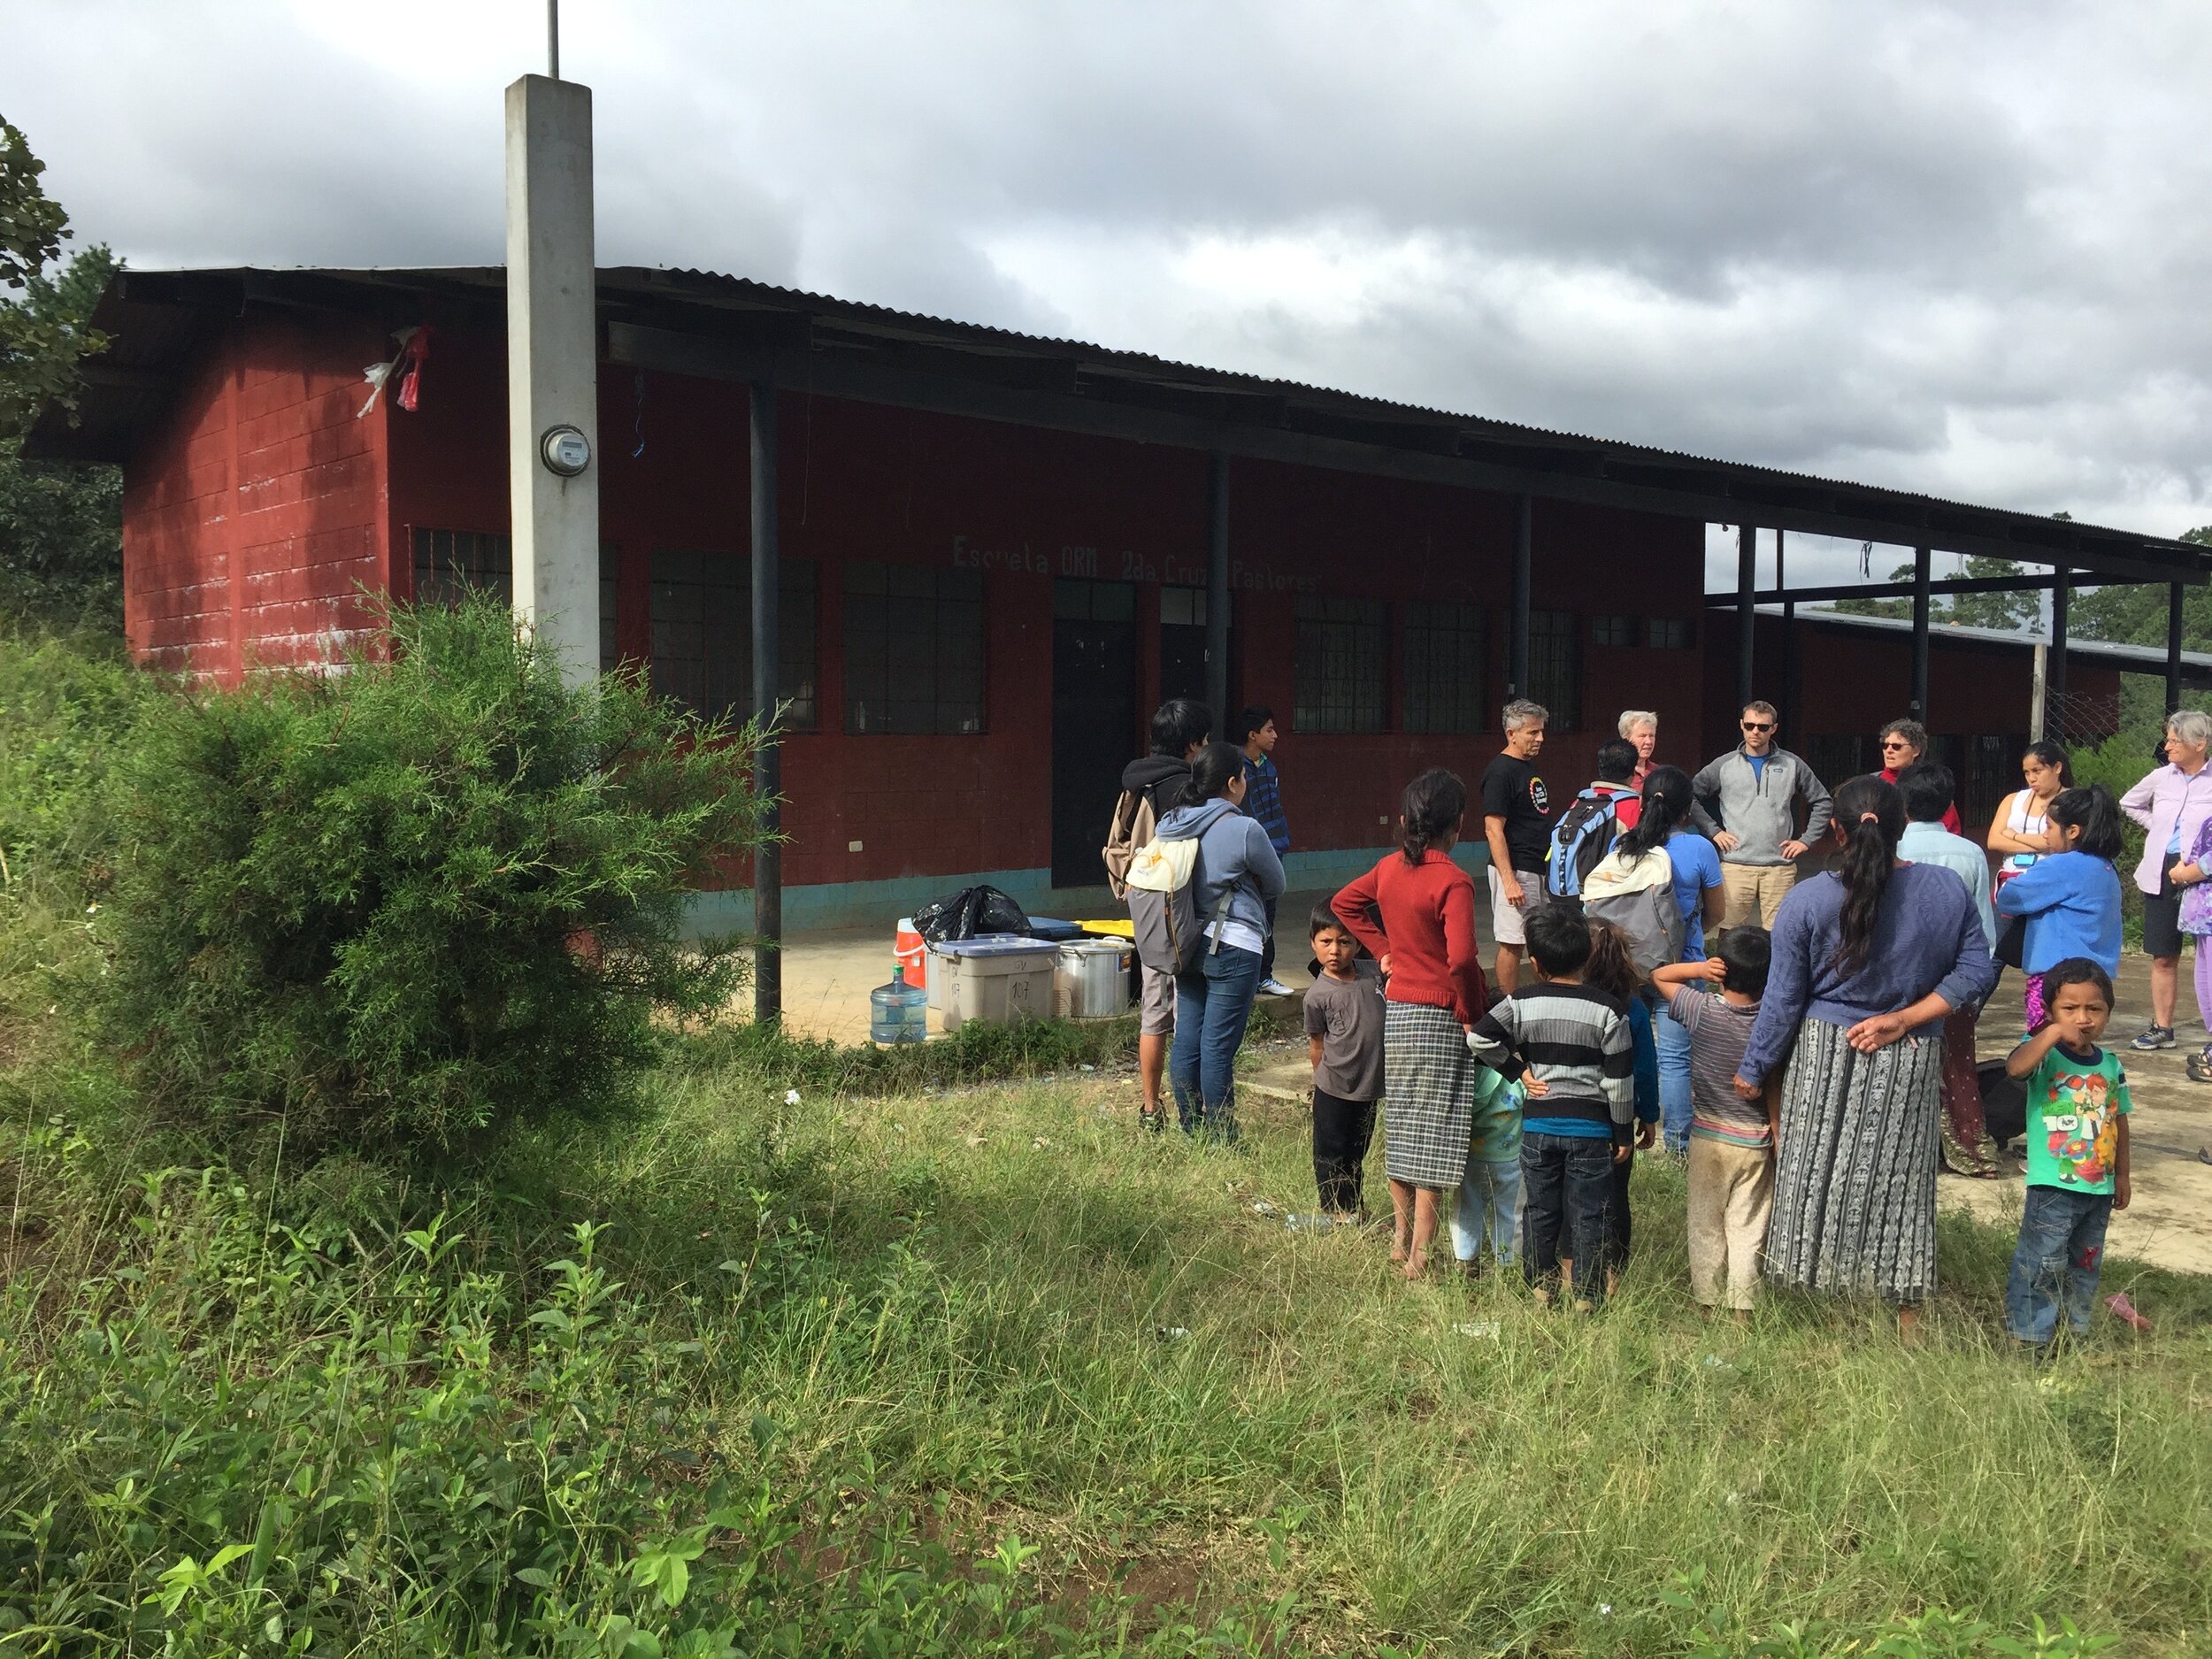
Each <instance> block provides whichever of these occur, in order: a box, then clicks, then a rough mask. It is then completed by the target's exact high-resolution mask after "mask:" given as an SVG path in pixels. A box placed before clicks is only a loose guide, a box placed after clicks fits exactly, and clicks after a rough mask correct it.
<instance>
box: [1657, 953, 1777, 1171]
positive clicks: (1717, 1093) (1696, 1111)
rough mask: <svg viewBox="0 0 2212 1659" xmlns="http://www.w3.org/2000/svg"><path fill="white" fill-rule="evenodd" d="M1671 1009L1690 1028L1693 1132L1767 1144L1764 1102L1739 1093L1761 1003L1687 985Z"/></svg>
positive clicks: (1741, 1142) (1679, 990)
mask: <svg viewBox="0 0 2212 1659" xmlns="http://www.w3.org/2000/svg"><path fill="white" fill-rule="evenodd" d="M1667 1012H1668V1013H1670V1014H1671V1015H1673V1016H1674V1018H1675V1020H1676V1023H1677V1024H1678V1025H1681V1026H1682V1027H1683V1029H1684V1030H1686V1031H1687V1032H1688V1033H1690V1107H1691V1118H1690V1133H1692V1134H1694V1135H1706V1136H1709V1137H1710V1138H1712V1139H1713V1140H1716V1141H1728V1142H1730V1143H1731V1144H1732V1145H1735V1146H1740V1147H1763V1146H1765V1145H1767V1144H1768V1143H1769V1142H1770V1141H1771V1140H1772V1139H1773V1136H1772V1135H1771V1134H1770V1133H1769V1131H1768V1127H1767V1109H1766V1102H1764V1101H1763V1100H1746V1099H1744V1098H1743V1096H1742V1095H1740V1094H1737V1093H1736V1068H1737V1067H1738V1066H1740V1065H1741V1064H1743V1051H1744V1047H1745V1045H1746V1044H1747V1043H1748V1042H1750V1041H1751V1027H1752V1025H1754V1024H1755V1022H1756V1021H1757V1019H1758V1018H1759V1005H1758V1004H1757V1003H1756V1002H1747V1003H1736V1002H1729V1001H1728V1000H1727V999H1726V998H1725V997H1723V996H1721V995H1718V994H1717V993H1716V992H1712V991H1706V990H1701V989H1700V988H1699V987H1696V986H1694V985H1684V986H1678V987H1676V989H1675V993H1674V995H1673V996H1672V997H1671V998H1669V999H1668V1002H1667Z"/></svg>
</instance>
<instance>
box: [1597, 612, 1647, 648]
mask: <svg viewBox="0 0 2212 1659" xmlns="http://www.w3.org/2000/svg"><path fill="white" fill-rule="evenodd" d="M1590 638H1591V639H1592V640H1593V641H1595V642H1596V643H1597V644H1600V645H1633V644H1635V643H1636V618H1633V617H1624V616H1615V615H1612V614H1609V613H1606V614H1601V615H1598V616H1594V617H1592V618H1590Z"/></svg>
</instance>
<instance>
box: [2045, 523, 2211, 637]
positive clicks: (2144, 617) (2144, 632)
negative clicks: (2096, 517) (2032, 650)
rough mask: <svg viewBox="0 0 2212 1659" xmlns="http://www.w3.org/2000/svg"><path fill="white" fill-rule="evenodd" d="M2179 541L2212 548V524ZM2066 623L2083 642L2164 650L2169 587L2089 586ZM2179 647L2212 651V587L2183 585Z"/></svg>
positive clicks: (2078, 597)
mask: <svg viewBox="0 0 2212 1659" xmlns="http://www.w3.org/2000/svg"><path fill="white" fill-rule="evenodd" d="M2181 539H2182V540H2183V541H2195V542H2198V543H2200V544H2201V545H2203V546H2206V547H2212V524H2208V525H2200V526H2197V527H2196V528H2195V529H2193V530H2192V531H2189V532H2188V533H2187V534H2185V535H2184V536H2183V537H2182V538H2181ZM2068 623H2069V626H2070V631H2071V632H2072V633H2073V634H2077V635H2078V636H2079V637H2080V638H2082V639H2085V640H2111V641H2114V642H2116V643H2117V644H2121V645H2154V646H2156V647H2158V648H2159V649H2165V645H2166V586H2165V584H2164V583H2163V582H2139V583H2129V584H2126V585H2124V586H2121V587H2113V588H2087V589H2085V590H2083V591H2082V592H2080V593H2078V594H2076V595H2074V604H2073V610H2072V611H2071V612H2070V615H2069V617H2068ZM2181 646H2182V649H2184V650H2188V651H2202V650H2212V588H2184V589H2182V600H2181Z"/></svg>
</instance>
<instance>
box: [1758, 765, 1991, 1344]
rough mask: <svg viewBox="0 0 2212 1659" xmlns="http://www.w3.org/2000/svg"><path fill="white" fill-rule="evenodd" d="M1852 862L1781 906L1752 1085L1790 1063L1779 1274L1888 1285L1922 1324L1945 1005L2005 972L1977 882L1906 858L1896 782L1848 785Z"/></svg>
mask: <svg viewBox="0 0 2212 1659" xmlns="http://www.w3.org/2000/svg"><path fill="white" fill-rule="evenodd" d="M1835 830H1836V833H1839V834H1840V835H1841V836H1842V837H1843V852H1842V856H1840V857H1839V859H1838V860H1837V861H1836V864H1835V867H1834V868H1833V869H1831V870H1829V871H1828V872H1825V873H1824V874H1822V875H1818V876H1815V877H1814V878H1813V879H1811V880H1809V881H1803V882H1800V883H1799V884H1798V885H1797V886H1796V887H1793V889H1791V891H1790V894H1789V896H1788V897H1787V898H1786V899H1784V900H1783V901H1782V906H1781V909H1780V910H1778V912H1777V913H1776V915H1775V918H1774V965H1773V968H1772V969H1771V971H1770V972H1769V974H1768V976H1767V986H1766V993H1765V995H1763V996H1762V997H1761V998H1760V1001H1759V1018H1758V1019H1757V1021H1756V1022H1755V1024H1754V1025H1753V1026H1752V1028H1751V1041H1750V1043H1749V1044H1748V1045H1747V1047H1746V1048H1745V1049H1744V1057H1743V1064H1742V1065H1741V1067H1740V1068H1739V1069H1738V1071H1737V1073H1736V1092H1737V1093H1738V1094H1740V1095H1742V1096H1743V1097H1744V1098H1745V1099H1746V1100H1756V1099H1758V1098H1760V1095H1761V1094H1762V1093H1763V1089H1764V1087H1765V1085H1766V1081H1767V1079H1768V1077H1769V1075H1770V1074H1771V1073H1772V1072H1774V1071H1777V1070H1780V1069H1781V1068H1782V1067H1783V1066H1784V1064H1785V1061H1786V1063H1787V1069H1786V1071H1784V1072H1783V1078H1782V1108H1781V1135H1780V1138H1779V1143H1778V1148H1777V1151H1776V1155H1775V1171H1774V1218H1773V1221H1772V1222H1771V1223H1770V1225H1769V1227H1768V1231H1767V1249H1766V1271H1767V1276H1768V1277H1769V1278H1770V1279H1775V1280H1776V1281H1778V1282H1779V1283H1782V1284H1786V1285H1796V1286H1803V1287H1804V1288H1807V1289H1811V1290H1824V1291H1831V1292H1842V1293H1847V1294H1861V1295H1865V1294H1873V1295H1878V1296H1879V1297H1881V1299H1882V1300H1883V1301H1884V1302H1888V1303H1889V1304H1890V1305H1891V1306H1893V1307H1894V1308H1895V1309H1896V1310H1897V1314H1898V1323H1899V1325H1900V1327H1901V1329H1904V1330H1907V1331H1909V1330H1910V1329H1911V1327H1912V1325H1913V1324H1914V1323H1915V1321H1916V1319H1917V1317H1918V1310H1919V1305H1920V1303H1921V1302H1924V1301H1925V1300H1926V1299H1927V1298H1928V1297H1929V1296H1930V1295H1931V1294H1933V1292H1934V1290H1935V1283H1936V1260H1935V1218H1936V1188H1935V1183H1936V1166H1937V1164H1938V1161H1939V1144H1940V1129H1939V1125H1940V1121H1941V1103H1940V1100H1939V1094H1940V1089H1941V1083H1942V1078H1943V1021H1944V1019H1945V1018H1946V1017H1947V1015H1948V1014H1949V1013H1950V1012H1951V1010H1953V1009H1955V1008H1962V1007H1964V1006H1965V1005H1966V1004H1968V1003H1970V1002H1980V1001H1981V1000H1982V999H1983V998H1984V997H1985V996H1987V995H1989V993H1990V989H1991V987H1993V986H1994V985H1995V984H1996V983H1997V964H1995V963H1994V962H1993V961H1992V960H1991V959H1990V955H1989V941H1988V938H1987V936H1986V935H1985V933H1983V932H1982V925H1981V919H1980V918H1979V917H1978V916H1977V915H1976V914H1975V910H1974V904H1973V901H1972V900H1971V899H1970V897H1969V896H1968V895H1967V891H1966V886H1965V884H1964V883H1963V882H1962V881H1961V880H1960V879H1958V877H1957V876H1956V875H1955V874H1954V873H1953V872H1950V871H1948V870H1944V869H1940V868H1939V867H1937V866H1935V865H1932V864H1904V863H1901V862H1900V861H1899V859H1898V856H1897V842H1898V840H1899V838H1900V837H1901V836H1902V835H1903V834H1904V833H1905V806H1904V802H1903V800H1902V799H1901V797H1900V796H1899V795H1898V793H1897V789H1896V786H1895V785H1893V784H1887V783H1884V782H1883V781H1882V780H1880V779H1879V778H1875V777H1864V778H1854V779H1852V780H1850V782H1848V783H1847V784H1845V785H1844V786H1843V787H1841V788H1840V789H1838V790H1837V791H1836V795H1835Z"/></svg>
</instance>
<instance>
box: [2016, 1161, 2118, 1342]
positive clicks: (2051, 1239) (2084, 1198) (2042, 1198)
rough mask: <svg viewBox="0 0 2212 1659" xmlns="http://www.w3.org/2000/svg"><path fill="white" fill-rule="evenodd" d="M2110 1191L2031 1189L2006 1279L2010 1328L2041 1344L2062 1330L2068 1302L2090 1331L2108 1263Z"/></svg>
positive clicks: (2077, 1321)
mask: <svg viewBox="0 0 2212 1659" xmlns="http://www.w3.org/2000/svg"><path fill="white" fill-rule="evenodd" d="M2111 1219H2112V1194H2110V1193H2070V1192H2068V1191H2067V1190H2066V1189H2065V1188H2063V1187H2029V1188H2028V1199H2027V1205H2026V1208H2025V1209H2024V1210H2022V1212H2021V1215H2020V1245H2019V1248H2017V1249H2016V1250H2014V1251H2013V1253H2012V1271H2011V1273H2010V1274H2009V1275H2008V1277H2007V1279H2006V1280H2005V1329H2006V1330H2008V1331H2009V1332H2011V1333H2013V1335H2015V1336H2016V1337H2018V1338H2019V1339H2020V1340H2022V1341H2023V1342H2032V1343H2034V1344H2035V1345H2036V1346H2037V1347H2038V1348H2040V1347H2042V1346H2043V1344H2045V1343H2046V1342H2048V1341H2049V1340H2051V1339H2052V1338H2053V1337H2055V1336H2056V1335H2057V1334H2058V1315H2059V1308H2060V1305H2061V1304H2062V1303H2063V1304H2064V1307H2065V1310H2066V1322H2067V1324H2069V1325H2072V1326H2073V1328H2074V1330H2075V1332H2076V1333H2077V1334H2085V1333H2087V1332H2088V1329H2089V1312H2090V1310H2091V1308H2092V1307H2093V1305H2094V1304H2095V1302H2096V1297H2097V1271H2098V1269H2099V1268H2101V1266H2102V1265H2103V1263H2104V1230H2105V1224H2106V1223H2107V1222H2108V1221H2110V1220H2111Z"/></svg>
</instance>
